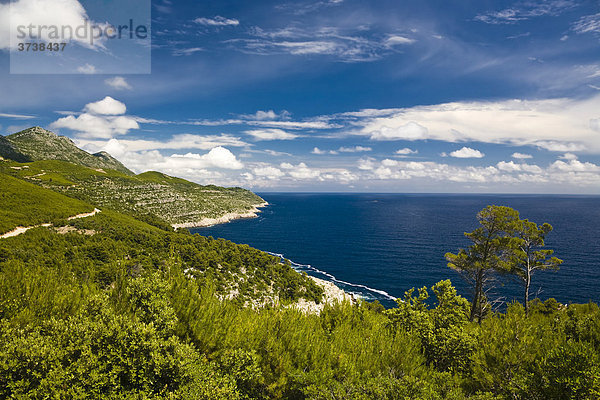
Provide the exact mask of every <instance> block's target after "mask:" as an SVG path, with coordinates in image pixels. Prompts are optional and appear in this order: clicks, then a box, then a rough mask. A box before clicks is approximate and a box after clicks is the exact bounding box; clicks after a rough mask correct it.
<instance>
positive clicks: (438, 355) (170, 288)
mask: <svg viewBox="0 0 600 400" xmlns="http://www.w3.org/2000/svg"><path fill="white" fill-rule="evenodd" d="M1 178H4V179H7V178H5V177H4V176H2V177H1ZM8 181H11V182H12V181H13V180H11V179H10V178H8ZM22 186H23V187H25V186H26V187H27V188H32V187H33V188H35V189H39V190H41V191H44V192H45V194H48V195H49V196H50V195H51V194H52V195H56V193H54V192H51V191H49V190H47V189H42V188H39V187H35V186H32V185H25V184H22ZM90 206H91V205H90ZM27 210H28V209H27V208H23V209H22V210H20V211H21V212H22V213H23V214H24V215H25V216H26V217H27V218H32V219H33V215H34V214H29V211H27ZM2 222H3V223H5V224H6V221H2ZM432 292H433V295H434V296H433V297H432V298H429V294H430V293H431V292H430V291H428V290H427V289H425V288H422V289H420V290H419V291H418V294H417V295H415V293H414V292H413V291H409V292H407V294H406V296H405V298H404V299H403V301H399V302H398V304H397V307H395V308H392V309H388V310H385V309H384V308H383V307H381V306H380V305H378V304H377V303H374V304H371V303H366V302H358V303H356V304H350V303H346V304H337V305H327V306H325V308H324V309H323V311H322V312H321V313H320V314H318V315H317V314H306V313H303V312H301V311H298V310H296V309H294V308H293V307H289V306H290V305H291V304H293V303H294V301H296V300H297V299H299V298H301V297H302V298H306V299H309V300H314V301H321V294H322V291H321V289H320V288H319V287H318V286H316V285H315V284H314V283H313V281H312V280H310V279H308V278H307V277H306V276H304V275H301V274H298V273H296V272H295V271H293V270H292V269H291V268H290V267H289V266H287V265H283V264H281V263H279V262H278V260H277V259H276V258H275V257H272V256H269V255H267V254H265V253H262V252H260V251H258V250H254V249H252V248H250V247H248V246H243V245H242V246H240V245H235V244H233V243H231V242H227V241H224V240H214V239H212V238H205V237H201V236H199V235H190V234H188V233H185V232H169V231H165V230H162V229H159V228H156V227H154V226H150V225H148V224H146V223H144V222H141V221H139V220H136V219H134V218H132V217H130V216H127V215H123V214H120V213H117V212H114V211H110V210H103V212H102V213H99V214H97V215H94V216H91V217H88V218H82V219H77V220H70V221H66V220H58V221H56V223H55V226H53V227H48V228H45V227H39V228H35V229H32V230H30V231H28V232H26V233H25V234H23V235H20V236H17V237H12V238H6V239H0V398H32V399H38V398H39V399H42V398H104V399H123V398H130V399H134V398H135V399H163V398H168V399H189V398H197V399H332V400H333V399H361V400H363V399H364V400H367V399H369V400H370V399H466V398H470V399H595V398H599V396H600V351H599V350H600V312H599V310H598V307H597V305H595V304H587V305H568V306H567V305H561V304H558V303H556V301H553V300H551V299H550V300H547V301H546V302H544V303H541V302H539V301H534V302H532V304H531V306H530V310H529V315H528V316H527V315H526V314H525V312H524V309H523V307H522V306H521V305H520V304H512V305H509V307H508V308H507V310H506V311H505V312H503V313H499V312H496V313H494V312H489V313H488V314H487V315H486V316H485V318H484V319H483V320H482V322H481V324H479V323H476V322H470V318H469V317H470V315H469V314H470V304H469V302H468V301H467V300H466V299H464V298H462V297H460V296H458V295H457V294H456V291H455V290H454V288H453V287H452V286H451V284H450V282H449V281H443V282H440V283H438V284H436V285H435V286H434V287H433V288H432Z"/></svg>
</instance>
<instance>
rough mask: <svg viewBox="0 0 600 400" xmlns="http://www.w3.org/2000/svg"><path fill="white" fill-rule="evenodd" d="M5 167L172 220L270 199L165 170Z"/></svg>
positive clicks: (213, 215) (243, 208)
mask: <svg viewBox="0 0 600 400" xmlns="http://www.w3.org/2000/svg"><path fill="white" fill-rule="evenodd" d="M0 172H3V173H6V174H8V175H11V176H14V177H16V178H21V179H24V180H26V181H28V182H31V183H35V184H37V185H39V186H42V187H44V188H48V189H52V190H54V191H57V192H60V193H63V194H65V195H67V196H69V197H73V198H77V199H81V200H84V201H86V202H88V203H91V204H93V205H95V206H97V207H99V208H104V207H108V208H110V209H113V210H115V211H119V212H123V213H126V214H129V215H132V216H134V217H136V218H142V217H143V219H144V220H148V219H147V218H148V216H150V217H151V219H152V220H162V221H164V222H166V223H167V224H169V225H177V226H182V225H185V226H196V225H197V226H200V225H203V224H204V223H203V222H202V221H203V220H207V219H217V218H221V217H223V216H224V215H228V214H230V215H231V214H239V215H246V216H251V213H253V212H256V208H255V206H257V205H260V204H262V203H264V200H263V199H262V198H260V197H259V196H257V195H255V194H254V193H252V192H250V191H248V190H245V189H241V188H222V187H218V186H214V185H208V186H202V185H198V184H196V183H192V182H189V181H186V180H184V179H180V178H174V177H171V176H168V175H165V174H162V173H159V172H145V173H143V174H139V175H137V176H130V175H127V174H124V173H122V172H119V171H115V170H110V169H106V170H98V169H94V168H88V167H84V166H80V165H75V164H72V163H69V162H65V161H57V160H48V161H35V162H31V163H17V162H14V161H10V160H0Z"/></svg>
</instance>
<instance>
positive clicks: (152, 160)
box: [102, 139, 244, 177]
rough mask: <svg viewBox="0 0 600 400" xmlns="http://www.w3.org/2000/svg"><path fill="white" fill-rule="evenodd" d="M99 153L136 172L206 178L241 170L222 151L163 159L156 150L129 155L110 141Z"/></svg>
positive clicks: (235, 160)
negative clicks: (216, 172) (210, 173)
mask: <svg viewBox="0 0 600 400" xmlns="http://www.w3.org/2000/svg"><path fill="white" fill-rule="evenodd" d="M102 150H104V151H106V152H108V153H110V154H111V155H112V156H114V157H115V158H117V159H119V160H120V161H121V162H122V163H123V164H125V165H126V166H127V167H129V168H131V169H132V170H134V171H136V172H143V171H151V170H153V171H160V172H164V173H167V174H170V175H175V176H186V177H193V176H195V174H197V173H200V175H202V176H206V175H207V170H208V169H211V168H217V169H225V170H239V169H242V168H243V167H244V164H242V163H241V162H240V161H239V160H238V159H237V158H236V157H235V155H234V154H233V153H231V151H229V150H228V149H226V148H224V147H220V146H219V147H215V148H213V149H211V150H210V151H209V152H208V153H205V154H198V153H186V154H172V155H170V156H164V155H162V154H161V153H160V152H159V151H158V150H149V151H139V152H135V151H128V149H127V148H126V146H124V145H123V144H122V143H120V142H119V141H118V140H117V139H112V140H110V141H109V142H108V143H107V144H106V145H105V146H104V148H102Z"/></svg>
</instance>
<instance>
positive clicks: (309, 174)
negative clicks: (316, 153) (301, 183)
mask: <svg viewBox="0 0 600 400" xmlns="http://www.w3.org/2000/svg"><path fill="white" fill-rule="evenodd" d="M281 167H282V168H284V169H287V170H288V174H289V175H290V176H291V177H292V178H295V179H300V180H307V179H318V178H320V175H321V172H320V171H319V170H317V169H313V168H309V167H308V166H307V165H306V164H305V163H303V162H302V163H300V164H298V165H292V164H289V163H283V164H281Z"/></svg>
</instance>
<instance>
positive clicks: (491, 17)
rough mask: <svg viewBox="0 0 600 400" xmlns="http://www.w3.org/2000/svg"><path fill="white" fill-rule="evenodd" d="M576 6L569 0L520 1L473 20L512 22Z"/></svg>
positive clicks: (555, 13)
mask: <svg viewBox="0 0 600 400" xmlns="http://www.w3.org/2000/svg"><path fill="white" fill-rule="evenodd" d="M576 6H577V3H576V2H574V1H571V0H546V1H538V2H522V3H521V4H515V5H514V6H512V7H510V8H505V9H503V10H500V11H491V12H488V13H484V14H478V15H477V16H476V17H475V20H476V21H480V22H485V23H487V24H514V23H517V22H519V21H524V20H527V19H530V18H534V17H542V16H545V15H549V16H555V15H559V14H561V13H563V12H564V11H566V10H569V9H571V8H573V7H576Z"/></svg>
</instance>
